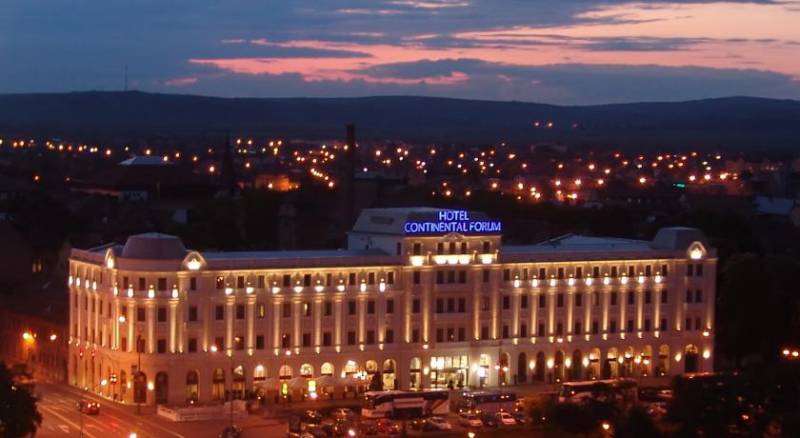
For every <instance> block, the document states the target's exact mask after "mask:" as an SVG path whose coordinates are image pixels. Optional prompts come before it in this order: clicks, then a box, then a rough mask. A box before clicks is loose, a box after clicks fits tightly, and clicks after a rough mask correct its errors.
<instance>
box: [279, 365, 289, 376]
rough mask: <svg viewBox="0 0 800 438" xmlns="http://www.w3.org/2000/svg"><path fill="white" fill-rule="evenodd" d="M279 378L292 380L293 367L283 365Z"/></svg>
mask: <svg viewBox="0 0 800 438" xmlns="http://www.w3.org/2000/svg"><path fill="white" fill-rule="evenodd" d="M278 377H279V378H281V379H291V378H292V367H290V366H289V365H281V368H280V370H278Z"/></svg>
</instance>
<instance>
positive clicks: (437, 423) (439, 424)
mask: <svg viewBox="0 0 800 438" xmlns="http://www.w3.org/2000/svg"><path fill="white" fill-rule="evenodd" d="M425 423H426V424H428V425H429V427H431V428H432V430H451V429H452V428H453V426H452V425H450V422H449V421H447V419H446V418H444V417H430V418H428V419H427V420H425ZM423 430H426V429H425V427H424V426H423Z"/></svg>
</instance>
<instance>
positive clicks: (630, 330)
mask: <svg viewBox="0 0 800 438" xmlns="http://www.w3.org/2000/svg"><path fill="white" fill-rule="evenodd" d="M627 330H628V331H629V332H632V331H633V320H632V319H629V320H628V326H627Z"/></svg>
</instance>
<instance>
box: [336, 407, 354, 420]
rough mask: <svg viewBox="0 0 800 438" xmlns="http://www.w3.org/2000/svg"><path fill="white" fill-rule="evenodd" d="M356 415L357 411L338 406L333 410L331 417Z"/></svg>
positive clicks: (348, 417)
mask: <svg viewBox="0 0 800 438" xmlns="http://www.w3.org/2000/svg"><path fill="white" fill-rule="evenodd" d="M355 416H356V413H355V412H353V410H352V409H348V408H336V409H334V410H332V411H331V417H333V418H345V419H351V418H353V417H355Z"/></svg>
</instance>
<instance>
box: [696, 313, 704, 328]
mask: <svg viewBox="0 0 800 438" xmlns="http://www.w3.org/2000/svg"><path fill="white" fill-rule="evenodd" d="M702 328H703V325H702V324H701V323H700V317H699V316H697V317H695V318H694V329H695V330H700V329H702Z"/></svg>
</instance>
